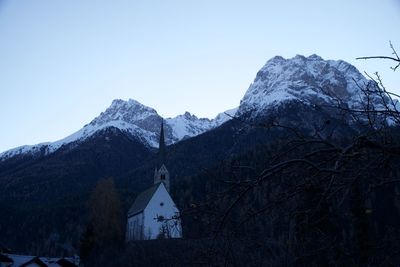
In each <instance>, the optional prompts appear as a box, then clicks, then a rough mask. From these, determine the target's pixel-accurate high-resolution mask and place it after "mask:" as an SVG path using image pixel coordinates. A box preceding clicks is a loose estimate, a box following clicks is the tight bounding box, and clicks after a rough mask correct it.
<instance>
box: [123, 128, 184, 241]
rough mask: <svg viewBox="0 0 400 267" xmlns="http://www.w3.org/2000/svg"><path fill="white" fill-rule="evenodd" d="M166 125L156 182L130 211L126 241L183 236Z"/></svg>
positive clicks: (141, 195)
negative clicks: (168, 161)
mask: <svg viewBox="0 0 400 267" xmlns="http://www.w3.org/2000/svg"><path fill="white" fill-rule="evenodd" d="M165 159H166V148H165V140H164V125H163V123H162V124H161V132H160V143H159V149H158V161H157V166H156V168H155V170H154V185H153V186H151V187H150V188H148V189H147V190H145V191H143V192H142V193H140V194H139V195H138V196H137V197H136V200H135V202H134V203H133V204H132V206H131V208H130V209H129V211H128V220H127V227H126V241H127V242H129V241H132V240H149V239H158V238H181V237H182V225H181V219H180V214H179V210H178V208H177V207H176V205H175V202H174V201H173V200H172V197H171V195H170V194H169V192H170V175H169V172H168V170H167V167H166V166H165Z"/></svg>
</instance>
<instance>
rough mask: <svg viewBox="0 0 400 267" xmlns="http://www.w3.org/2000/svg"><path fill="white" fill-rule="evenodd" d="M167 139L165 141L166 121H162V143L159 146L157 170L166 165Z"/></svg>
mask: <svg viewBox="0 0 400 267" xmlns="http://www.w3.org/2000/svg"><path fill="white" fill-rule="evenodd" d="M165 152H166V151H165V139H164V120H162V121H161V131H160V143H159V145H158V162H157V168H160V167H161V166H162V165H163V164H165V158H166V156H165Z"/></svg>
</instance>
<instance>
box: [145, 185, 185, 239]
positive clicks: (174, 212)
mask: <svg viewBox="0 0 400 267" xmlns="http://www.w3.org/2000/svg"><path fill="white" fill-rule="evenodd" d="M161 216H162V217H161ZM176 216H179V210H178V209H177V208H176V206H175V203H174V201H173V200H172V198H171V196H170V195H169V193H168V191H167V190H166V188H165V186H164V184H162V183H161V184H160V186H159V187H158V189H157V191H156V192H155V193H154V195H153V197H152V199H151V200H150V201H149V203H148V204H147V207H146V208H145V210H144V223H145V229H144V235H145V239H156V238H158V237H159V235H160V233H161V232H162V229H164V234H166V235H165V237H170V238H180V237H182V227H181V223H180V219H174V220H171V219H172V218H174V217H176ZM157 218H159V219H161V218H164V219H166V220H158V219H157Z"/></svg>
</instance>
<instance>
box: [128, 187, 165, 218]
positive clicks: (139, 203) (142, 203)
mask: <svg viewBox="0 0 400 267" xmlns="http://www.w3.org/2000/svg"><path fill="white" fill-rule="evenodd" d="M160 185H161V183H158V184H155V185H153V186H152V187H150V188H149V189H147V190H145V191H143V192H142V193H140V194H139V195H138V196H137V197H136V200H135V202H134V203H133V204H132V206H131V208H130V209H129V211H128V217H130V216H133V215H135V214H138V213H141V212H142V211H143V210H144V209H145V208H146V207H147V204H148V203H149V201H150V200H151V198H152V197H153V195H154V193H155V192H156V191H157V189H158V187H159V186H160Z"/></svg>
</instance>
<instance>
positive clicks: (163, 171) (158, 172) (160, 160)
mask: <svg viewBox="0 0 400 267" xmlns="http://www.w3.org/2000/svg"><path fill="white" fill-rule="evenodd" d="M165 159H166V151H165V140H164V121H162V122H161V131H160V143H159V146H158V155H157V166H156V169H155V170H154V184H158V183H163V184H164V185H165V188H166V189H167V191H168V192H169V172H168V170H167V167H165Z"/></svg>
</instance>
